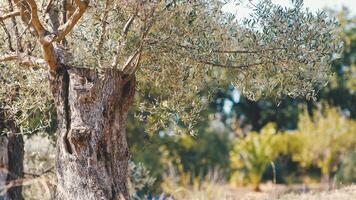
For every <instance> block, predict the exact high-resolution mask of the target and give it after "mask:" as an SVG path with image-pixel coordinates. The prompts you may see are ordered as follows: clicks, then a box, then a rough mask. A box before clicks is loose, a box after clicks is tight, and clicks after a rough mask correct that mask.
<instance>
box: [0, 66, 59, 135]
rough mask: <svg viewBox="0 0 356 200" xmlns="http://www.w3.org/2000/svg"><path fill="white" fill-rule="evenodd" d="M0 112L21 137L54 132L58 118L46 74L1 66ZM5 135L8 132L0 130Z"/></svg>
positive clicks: (40, 71)
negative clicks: (13, 124) (12, 123)
mask: <svg viewBox="0 0 356 200" xmlns="http://www.w3.org/2000/svg"><path fill="white" fill-rule="evenodd" d="M0 70H1V73H0V85H1V87H0V112H3V114H4V119H2V120H5V123H6V121H12V122H14V123H15V126H16V127H19V128H20V131H21V133H24V134H32V133H35V132H40V131H47V132H52V131H53V126H54V124H53V123H54V121H55V114H54V107H53V102H52V99H51V96H50V91H49V88H48V85H47V84H46V83H47V73H46V72H45V71H43V70H28V69H22V68H20V69H19V68H18V67H16V66H15V65H7V66H4V65H1V64H0ZM1 131H3V133H6V132H7V131H8V130H1Z"/></svg>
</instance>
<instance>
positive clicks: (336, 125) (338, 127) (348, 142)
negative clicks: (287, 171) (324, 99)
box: [289, 106, 356, 177]
mask: <svg viewBox="0 0 356 200" xmlns="http://www.w3.org/2000/svg"><path fill="white" fill-rule="evenodd" d="M355 131H356V122H355V121H354V120H350V119H348V118H347V117H345V116H344V115H342V114H341V113H340V112H339V111H338V110H337V109H336V108H332V107H328V106H326V107H325V108H324V109H319V110H318V111H317V112H314V115H313V116H312V117H310V116H309V114H308V112H307V111H305V112H304V113H303V114H301V115H300V116H299V125H298V130H296V131H294V132H293V133H291V134H290V135H289V141H290V142H289V148H290V152H291V153H292V159H293V160H295V161H298V162H299V163H300V165H301V166H302V167H308V166H311V165H314V166H317V167H318V168H320V170H321V173H322V174H323V175H324V176H326V177H328V176H330V175H331V173H332V172H336V170H337V169H338V166H339V164H340V161H341V160H342V159H343V158H344V156H345V154H346V153H348V152H349V151H350V150H352V149H354V148H355V146H356V138H355V133H356V132H355Z"/></svg>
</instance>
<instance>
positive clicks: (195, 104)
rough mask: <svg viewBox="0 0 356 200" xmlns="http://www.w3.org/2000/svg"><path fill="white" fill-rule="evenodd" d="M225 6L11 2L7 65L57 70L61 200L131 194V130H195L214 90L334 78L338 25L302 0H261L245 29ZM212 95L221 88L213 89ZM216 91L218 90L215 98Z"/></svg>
mask: <svg viewBox="0 0 356 200" xmlns="http://www.w3.org/2000/svg"><path fill="white" fill-rule="evenodd" d="M226 3H229V2H222V1H206V0H196V1H185V0H182V1H175V0H172V1H171V0H165V1H159V0H154V1H145V0H139V1H135V0H126V1H118V0H92V1H89V0H48V1H40V0H7V1H2V2H1V6H0V8H1V15H0V19H1V24H2V27H3V32H2V33H1V39H2V40H1V41H0V42H1V47H0V49H1V56H0V61H1V62H9V64H15V65H16V66H18V67H21V66H24V67H27V68H28V70H30V69H33V68H34V69H40V70H47V71H48V82H49V89H48V90H49V91H51V93H52V96H53V98H54V102H55V106H56V110H57V126H58V130H57V137H58V140H57V158H56V160H57V161H56V171H57V178H58V186H57V190H56V194H57V195H56V198H57V199H128V198H129V196H128V191H127V165H128V164H127V163H128V159H129V157H130V153H129V150H128V146H127V141H126V132H125V127H126V123H127V116H128V112H129V109H130V108H131V107H132V105H133V104H134V102H135V100H134V99H135V98H134V96H135V92H136V91H137V93H138V95H136V96H137V98H136V99H137V101H139V102H137V103H136V105H137V106H136V108H137V111H138V114H139V115H138V116H139V117H140V118H141V119H143V120H144V121H145V122H146V124H147V130H148V131H150V132H155V131H157V130H162V129H166V130H170V131H181V130H183V128H184V129H185V130H188V131H190V132H191V133H194V131H193V130H194V129H193V127H194V124H195V123H196V122H197V116H198V115H199V112H200V111H201V110H202V109H204V105H205V104H206V103H207V102H208V100H209V94H205V93H203V92H201V91H202V89H203V88H205V87H206V86H207V83H212V82H215V83H220V82H225V83H232V84H234V85H235V86H236V87H238V88H239V89H240V90H241V91H242V92H243V93H244V94H245V95H246V96H248V97H249V98H251V99H257V98H260V97H263V96H274V97H275V98H277V99H278V98H282V97H283V96H287V95H288V96H292V97H297V96H306V97H307V98H312V97H314V96H315V91H317V90H318V88H319V87H321V86H323V85H324V84H325V83H326V82H327V78H328V75H329V74H330V73H329V71H330V70H329V68H330V67H329V65H330V62H331V61H332V60H333V59H334V58H335V56H336V55H337V53H339V51H340V49H341V43H340V40H339V38H338V37H337V35H338V34H337V33H336V32H337V23H336V22H335V21H334V20H332V19H330V18H328V17H327V16H326V15H325V14H324V13H322V12H320V13H316V14H313V13H310V12H309V11H307V10H306V11H305V10H304V9H303V7H302V5H303V2H302V1H301V0H295V1H293V3H294V7H291V8H282V7H280V6H276V5H273V4H272V3H271V1H269V0H264V1H261V2H260V3H258V4H256V5H254V4H252V6H254V10H255V12H254V14H253V15H252V16H251V18H250V19H248V20H244V21H243V22H240V21H238V20H236V19H235V17H234V15H232V14H227V13H224V12H222V7H223V6H224V5H225V4H226ZM212 92H213V91H212ZM212 92H210V93H212Z"/></svg>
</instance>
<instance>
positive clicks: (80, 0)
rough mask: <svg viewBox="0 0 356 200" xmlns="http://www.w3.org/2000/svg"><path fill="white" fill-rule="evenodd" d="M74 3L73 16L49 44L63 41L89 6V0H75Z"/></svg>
mask: <svg viewBox="0 0 356 200" xmlns="http://www.w3.org/2000/svg"><path fill="white" fill-rule="evenodd" d="M75 3H76V4H77V8H76V9H75V11H74V13H73V15H72V16H71V17H70V18H69V19H68V21H67V22H66V23H65V24H63V25H62V26H60V27H59V29H58V32H57V33H56V36H55V37H54V38H53V39H52V41H51V42H59V41H61V40H63V39H64V38H65V37H66V35H67V34H68V33H70V32H71V31H72V29H73V28H74V26H75V25H76V24H77V23H78V21H79V19H80V18H81V17H82V16H83V14H84V13H85V11H86V10H87V8H88V6H89V0H75Z"/></svg>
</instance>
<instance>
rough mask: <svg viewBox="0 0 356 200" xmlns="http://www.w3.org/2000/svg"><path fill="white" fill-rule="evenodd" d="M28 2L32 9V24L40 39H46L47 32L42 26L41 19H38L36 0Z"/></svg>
mask: <svg viewBox="0 0 356 200" xmlns="http://www.w3.org/2000/svg"><path fill="white" fill-rule="evenodd" d="M26 1H27V3H28V4H29V5H30V7H31V22H32V25H33V27H34V28H35V29H36V31H37V33H38V35H39V37H40V38H41V39H42V38H43V37H45V34H46V32H47V31H46V29H45V28H44V27H43V25H42V24H41V22H40V19H39V17H38V9H37V4H36V2H35V0H26Z"/></svg>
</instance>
